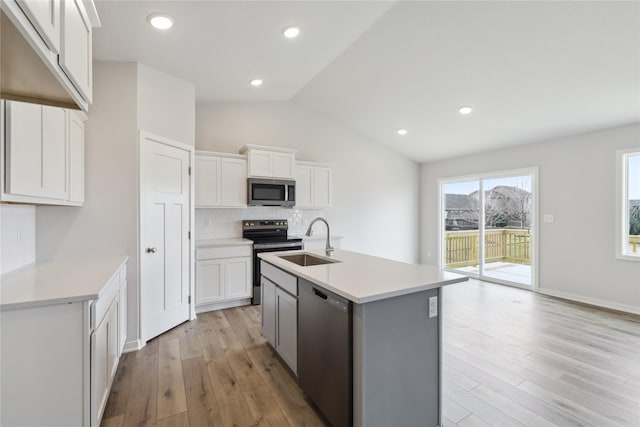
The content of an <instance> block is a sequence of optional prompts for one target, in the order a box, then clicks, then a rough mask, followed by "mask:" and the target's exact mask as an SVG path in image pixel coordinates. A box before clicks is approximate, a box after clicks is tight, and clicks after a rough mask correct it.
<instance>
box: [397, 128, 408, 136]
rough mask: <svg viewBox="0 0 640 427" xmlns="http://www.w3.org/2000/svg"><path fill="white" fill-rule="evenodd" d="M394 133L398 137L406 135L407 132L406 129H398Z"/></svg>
mask: <svg viewBox="0 0 640 427" xmlns="http://www.w3.org/2000/svg"><path fill="white" fill-rule="evenodd" d="M396 132H397V133H398V135H406V134H407V130H406V129H398V130H397V131H396Z"/></svg>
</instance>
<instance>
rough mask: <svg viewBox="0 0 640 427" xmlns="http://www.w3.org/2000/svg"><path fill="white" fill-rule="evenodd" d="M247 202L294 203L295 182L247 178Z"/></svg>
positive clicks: (275, 204)
mask: <svg viewBox="0 0 640 427" xmlns="http://www.w3.org/2000/svg"><path fill="white" fill-rule="evenodd" d="M248 183H249V184H248V185H249V188H248V191H247V194H248V196H249V200H248V204H249V205H252V206H288V207H293V206H295V204H296V182H295V181H293V180H287V179H269V178H249V179H248Z"/></svg>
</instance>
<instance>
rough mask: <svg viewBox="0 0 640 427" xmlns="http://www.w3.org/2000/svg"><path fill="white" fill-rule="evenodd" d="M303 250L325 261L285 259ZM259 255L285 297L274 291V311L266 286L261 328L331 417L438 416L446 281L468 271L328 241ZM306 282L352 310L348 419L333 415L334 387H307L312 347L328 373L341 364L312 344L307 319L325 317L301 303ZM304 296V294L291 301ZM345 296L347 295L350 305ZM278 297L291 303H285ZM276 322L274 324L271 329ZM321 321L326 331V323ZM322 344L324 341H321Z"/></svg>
mask: <svg viewBox="0 0 640 427" xmlns="http://www.w3.org/2000/svg"><path fill="white" fill-rule="evenodd" d="M305 253H306V254H310V255H312V257H313V258H311V260H310V261H311V262H312V263H313V262H320V263H321V262H327V263H326V264H320V265H306V266H305V265H299V264H297V263H295V262H291V261H287V260H286V257H288V256H291V255H294V257H292V258H289V259H290V260H293V261H296V262H300V263H302V264H304V263H305V262H307V261H309V260H305V261H304V262H303V261H300V260H301V259H302V257H295V255H300V254H305ZM260 257H261V258H262V262H263V263H265V264H266V267H267V268H265V269H264V274H263V293H264V292H270V289H271V288H274V289H275V292H276V295H277V296H279V295H282V299H279V297H278V298H276V300H275V304H274V306H275V307H277V308H276V312H275V314H274V315H273V316H272V313H271V310H270V308H269V307H270V306H271V305H270V304H269V301H270V299H269V296H268V295H267V296H266V297H265V298H266V299H263V333H264V334H265V337H267V340H268V341H269V342H270V343H272V345H273V346H274V348H275V349H276V351H277V352H278V354H280V355H281V357H282V359H283V360H284V361H285V363H287V365H288V366H289V367H290V368H291V369H292V371H293V372H294V373H295V374H299V380H300V384H301V387H302V389H303V390H304V391H305V393H306V394H307V395H308V396H309V397H310V398H311V400H312V401H314V403H315V404H316V406H317V407H318V409H319V410H320V412H322V413H323V415H325V416H326V417H327V418H328V419H329V421H330V422H331V423H332V424H333V425H334V426H335V425H350V424H352V425H355V426H381V427H382V426H391V425H394V426H400V425H403V426H418V425H420V426H437V425H441V419H442V418H441V412H442V410H441V408H442V402H441V400H442V399H441V355H442V350H441V343H442V337H441V332H442V323H441V322H442V321H441V319H442V317H441V312H440V311H441V288H442V286H445V285H449V284H453V283H458V282H462V281H465V280H468V278H467V277H465V276H461V275H458V274H455V273H449V272H443V271H440V270H439V269H437V268H435V267H431V266H425V265H416V264H406V263H402V262H397V261H391V260H388V259H383V258H378V257H373V256H369V255H364V254H359V253H355V252H349V251H343V250H337V251H335V252H334V253H333V254H332V256H331V257H330V258H329V257H326V256H324V252H323V251H290V252H278V253H264V254H260ZM305 289H311V290H312V291H311V293H308V292H307V293H306V294H310V295H313V294H315V295H318V296H319V297H320V298H323V299H324V300H325V301H335V302H332V303H331V304H333V305H334V306H335V307H337V308H340V309H343V310H348V314H349V322H348V325H349V326H348V327H349V341H348V343H349V345H348V347H349V348H348V357H349V362H350V363H349V371H348V372H349V377H350V384H349V390H350V394H351V397H352V399H350V400H351V401H350V402H348V403H347V404H348V407H349V412H348V413H349V418H348V421H336V420H338V419H339V418H337V417H335V416H334V414H332V413H331V412H332V411H333V410H334V409H335V407H336V406H339V405H340V404H341V403H342V402H336V399H335V395H339V393H338V391H337V390H336V393H334V396H333V397H331V398H328V400H327V399H325V397H323V396H320V397H315V396H317V395H318V391H317V389H318V387H313V388H314V390H307V389H306V386H305V384H306V383H307V382H308V381H307V380H306V378H307V377H309V375H310V374H308V373H306V372H305V371H304V370H303V367H304V366H305V365H306V366H308V365H309V361H308V360H306V359H308V358H310V357H317V359H318V360H316V361H314V362H315V366H317V369H318V370H322V369H324V372H323V374H322V375H324V376H325V377H327V378H330V377H331V376H332V375H338V374H337V373H336V372H337V371H338V370H336V369H335V368H334V367H333V366H332V365H331V364H327V363H326V360H325V359H326V357H325V356H320V354H318V356H314V355H313V354H309V352H308V351H306V352H305V346H307V345H308V343H310V342H313V341H310V338H309V336H308V333H307V332H306V331H307V329H305V326H304V325H305V324H309V323H310V322H311V323H312V324H316V326H317V323H318V322H322V320H319V318H318V314H317V313H318V312H317V310H316V309H315V308H313V309H311V308H308V307H309V306H307V305H305V304H304V301H305V300H304V298H305V292H306V291H305ZM298 298H299V304H296V305H294V303H296V302H297V301H298ZM340 301H345V302H346V304H348V308H345V307H343V303H342V302H340ZM281 307H285V308H286V307H289V309H287V311H284V310H282V313H281V311H280V309H281ZM291 307H294V309H291ZM308 311H313V312H314V314H312V315H311V316H315V317H314V318H313V319H312V321H308V320H305V319H306V318H307V317H308V316H309V315H310V314H309V313H308ZM292 313H295V316H294V315H293V314H292ZM271 317H274V320H272V319H271ZM273 322H275V331H272V330H271V329H272V328H271V324H272V323H273ZM335 324H336V321H335V320H330V321H327V323H326V325H327V328H328V327H329V326H330V325H331V326H332V327H333V326H334V325H335ZM314 331H315V332H314V333H319V334H320V335H321V333H322V328H316V329H315V330H314ZM334 335H335V334H334V333H333V332H331V333H329V334H326V335H324V336H322V337H319V340H321V341H322V342H323V343H324V344H322V345H324V346H326V347H336V348H338V347H340V346H341V345H340V344H336V342H335V340H334ZM294 339H295V342H292V341H294ZM318 348H319V349H320V350H322V346H320V347H318ZM319 353H321V352H319ZM333 356H334V355H331V354H330V357H331V358H333ZM298 367H300V372H298ZM307 371H308V370H307ZM340 372H342V371H340ZM312 375H315V374H312ZM325 382H327V383H332V381H325ZM322 387H324V390H323V391H322V392H321V393H320V394H321V395H327V394H330V393H329V392H328V391H327V386H326V385H323V386H322ZM322 387H320V388H322ZM331 399H333V400H331ZM332 417H333V418H332ZM342 420H344V417H343V418H342Z"/></svg>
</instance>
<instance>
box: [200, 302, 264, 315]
mask: <svg viewBox="0 0 640 427" xmlns="http://www.w3.org/2000/svg"><path fill="white" fill-rule="evenodd" d="M249 304H251V298H243V299H237V300H233V301H220V302H215V303H212V304H204V305H197V306H196V313H204V312H207V311H213V310H222V309H225V308H233V307H240V306H243V305H249Z"/></svg>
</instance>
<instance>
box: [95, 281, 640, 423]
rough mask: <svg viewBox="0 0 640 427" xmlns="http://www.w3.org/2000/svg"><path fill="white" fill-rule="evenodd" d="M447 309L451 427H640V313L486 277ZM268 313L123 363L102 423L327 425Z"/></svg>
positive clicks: (214, 316)
mask: <svg viewBox="0 0 640 427" xmlns="http://www.w3.org/2000/svg"><path fill="white" fill-rule="evenodd" d="M443 304H444V306H443V310H442V315H443V316H444V318H443V320H444V357H443V368H444V372H443V397H444V402H443V404H444V410H443V412H444V420H443V421H444V425H445V426H461V427H466V426H491V425H493V426H508V427H512V426H514V427H515V426H536V427H537V426H553V425H557V426H597V427H599V426H630V427H636V426H640V318H639V317H638V316H632V315H625V314H620V313H613V312H609V311H605V310H599V309H595V308H593V307H588V306H583V305H578V304H573V303H569V302H565V301H562V300H558V299H554V298H550V297H545V296H542V295H538V294H535V293H532V292H528V291H523V290H520V289H515V288H509V287H505V286H500V285H493V284H489V283H483V282H478V281H475V280H471V281H470V282H468V283H465V284H457V285H452V286H448V287H446V288H445V291H444V297H443ZM259 310H260V309H259V307H255V306H249V307H242V308H235V309H229V310H223V311H217V312H209V313H204V314H201V315H199V316H198V319H197V320H196V321H194V322H187V323H184V324H182V325H180V326H178V327H177V328H175V329H173V330H171V331H169V332H167V333H165V334H163V335H162V336H160V337H158V338H156V339H154V340H152V341H150V342H149V343H147V346H146V347H145V348H144V349H142V350H140V351H138V352H135V353H127V354H125V355H123V357H122V359H121V361H120V365H119V367H118V372H117V375H116V378H115V380H114V384H113V387H112V391H111V395H110V397H109V401H108V403H107V407H106V409H105V414H104V417H103V422H102V425H103V426H130V425H136V426H140V425H156V426H176V427H178V426H191V427H199V426H208V425H215V426H251V425H272V426H289V425H290V426H322V425H323V423H322V421H321V420H320V419H319V418H318V416H317V415H316V414H315V413H314V411H313V410H312V409H311V407H310V406H309V404H308V403H307V401H306V400H305V398H304V396H303V394H302V392H301V391H300V389H299V388H298V386H297V385H296V383H295V381H294V379H293V377H292V376H291V374H290V373H289V372H288V371H287V370H286V369H285V368H284V367H283V366H282V364H281V362H280V361H279V360H278V359H277V358H276V357H274V356H273V354H272V352H271V351H270V350H269V348H268V347H267V346H266V344H265V343H264V339H263V338H262V336H261V335H260V327H259V324H260V318H259V316H260V311H259ZM388 427H393V426H388Z"/></svg>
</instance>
